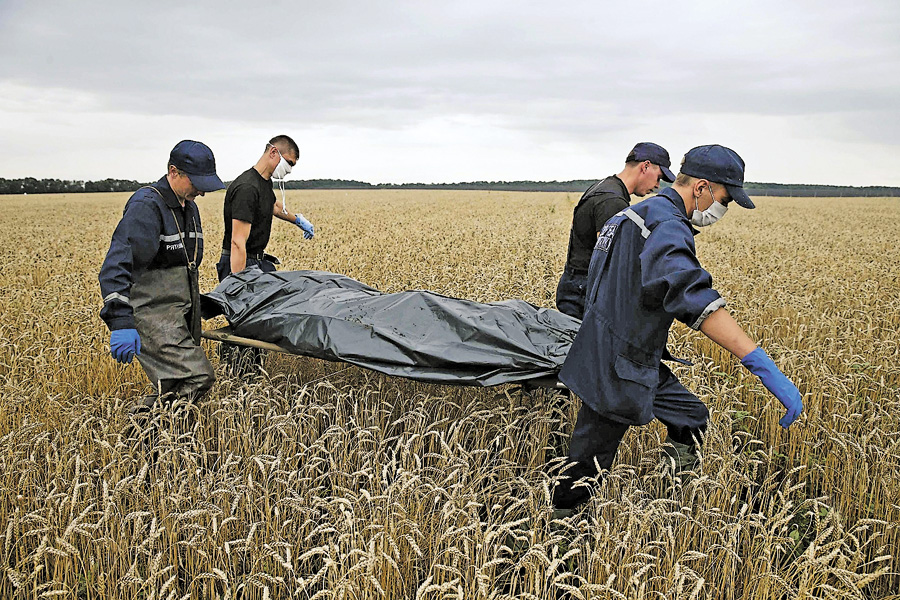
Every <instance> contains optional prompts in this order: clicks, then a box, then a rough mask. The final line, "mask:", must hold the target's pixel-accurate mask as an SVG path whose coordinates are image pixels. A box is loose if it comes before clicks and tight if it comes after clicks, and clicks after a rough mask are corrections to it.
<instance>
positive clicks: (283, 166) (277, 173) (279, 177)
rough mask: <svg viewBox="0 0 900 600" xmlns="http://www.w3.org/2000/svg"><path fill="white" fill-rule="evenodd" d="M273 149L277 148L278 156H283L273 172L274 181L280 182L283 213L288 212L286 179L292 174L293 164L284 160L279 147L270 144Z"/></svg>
mask: <svg viewBox="0 0 900 600" xmlns="http://www.w3.org/2000/svg"><path fill="white" fill-rule="evenodd" d="M269 145H270V146H272V147H273V148H275V152H277V153H278V156H281V160H280V161H278V165H277V166H276V167H275V170H274V171H272V179H273V180H274V181H277V182H278V187H280V188H281V211H282V212H284V213H286V212H287V203H286V202H285V199H284V178H285V177H287V176H288V173H290V172H291V163H289V162H288V161H286V160H284V156H282V154H281V150H279V149H278V147H277V146H275V145H273V144H269Z"/></svg>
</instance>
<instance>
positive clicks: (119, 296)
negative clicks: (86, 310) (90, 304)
mask: <svg viewBox="0 0 900 600" xmlns="http://www.w3.org/2000/svg"><path fill="white" fill-rule="evenodd" d="M112 300H118V301H119V302H121V303H123V304H127V305H128V306H131V300H129V299H128V298H126V297H125V296H123V295H122V294H120V293H118V292H113V293H112V294H109V295H108V296H107V297H106V298H104V299H103V304H106V303H107V302H110V301H112Z"/></svg>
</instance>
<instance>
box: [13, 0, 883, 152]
mask: <svg viewBox="0 0 900 600" xmlns="http://www.w3.org/2000/svg"><path fill="white" fill-rule="evenodd" d="M862 5H865V8H866V10H863V9H862ZM153 7H154V8H152V9H148V8H146V7H144V8H139V9H136V8H134V7H133V6H131V5H129V4H128V3H123V2H116V3H107V4H102V3H100V4H97V3H94V4H90V5H86V4H81V5H79V4H77V3H67V4H63V5H60V6H57V7H55V9H54V10H53V11H47V10H46V8H45V7H42V6H41V4H39V3H30V4H26V3H24V2H12V3H6V4H5V6H4V8H2V9H0V11H2V22H3V25H0V52H2V55H3V56H4V57H8V58H7V59H5V60H4V61H3V63H2V65H0V80H7V81H16V82H21V83H25V84H30V85H36V86H54V87H59V88H69V89H72V90H80V91H84V92H90V93H92V94H95V95H96V96H97V98H98V100H99V101H100V102H102V103H104V105H105V106H106V107H107V108H108V109H110V110H119V111H133V112H135V113H146V114H156V115H160V114H177V115H187V116H198V117H207V118H221V119H230V120H236V121H242V122H252V121H267V122H272V121H279V120H286V121H291V122H297V121H300V122H305V123H317V124H322V125H329V124H344V125H348V126H359V127H368V128H388V129H396V128H403V127H405V126H409V125H411V124H414V123H417V122H421V121H423V120H427V119H429V118H434V117H438V116H441V115H448V114H451V115H452V114H471V115H480V116H483V117H485V118H489V119H493V120H495V121H496V122H498V123H501V124H503V125H504V126H506V127H509V128H511V129H523V130H526V131H534V132H539V133H544V134H547V133H554V134H557V135H574V136H584V137H585V138H590V137H591V136H596V135H599V134H602V133H603V132H606V131H610V130H615V129H617V128H624V127H627V123H628V122H629V120H632V121H633V120H634V119H640V118H641V115H645V114H667V115H672V116H678V115H686V114H697V113H749V114H765V115H800V114H811V113H812V114H815V113H828V114H836V113H837V114H842V113H843V114H847V115H848V118H856V116H858V115H865V114H868V113H872V114H879V113H880V111H884V110H885V109H886V107H889V106H892V105H893V104H894V103H895V102H896V101H895V98H896V95H897V92H898V88H900V81H898V75H897V73H900V42H898V40H897V36H896V35H895V33H894V31H893V29H894V26H895V24H896V23H897V22H898V17H900V5H898V4H897V3H896V2H893V1H883V2H862V3H860V2H856V3H854V4H853V6H848V7H835V8H827V9H825V8H823V7H822V5H821V4H820V3H813V2H799V3H791V4H788V3H783V2H760V3H757V4H755V5H754V7H749V6H743V7H741V8H735V9H730V10H729V9H726V8H723V7H722V5H721V3H714V2H700V3H696V2H695V3H677V2H676V3H666V2H660V3H659V4H658V5H655V6H654V5H653V4H651V5H649V6H645V5H641V6H640V7H637V6H634V5H632V4H631V3H629V4H627V5H604V4H603V3H596V2H592V3H589V2H573V3H562V4H560V5H554V7H553V8H552V9H551V8H549V5H548V4H547V3H543V2H541V3H538V2H512V1H509V2H492V3H483V2H478V3H474V2H454V3H447V4H446V5H442V6H441V7H440V8H437V7H436V6H434V5H432V4H431V3H422V2H393V3H357V2H345V1H338V2H331V3H328V4H316V5H310V4H305V3H289V4H282V5H279V6H275V7H273V8H271V9H269V10H260V9H259V8H257V7H256V6H253V7H249V6H248V5H246V4H245V3H231V2H220V3H214V4H213V3H210V4H200V3H175V2H164V3H154V4H153ZM875 133H876V134H877V132H875Z"/></svg>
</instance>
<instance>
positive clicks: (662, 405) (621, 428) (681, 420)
mask: <svg viewBox="0 0 900 600" xmlns="http://www.w3.org/2000/svg"><path fill="white" fill-rule="evenodd" d="M653 412H654V414H655V415H656V418H657V419H659V420H660V421H662V423H663V424H664V425H665V426H666V428H667V429H668V433H669V437H670V438H672V440H674V441H676V442H679V443H681V444H686V445H689V446H693V445H694V438H695V437H696V438H697V439H698V440H699V439H702V436H703V433H704V432H705V431H706V425H707V422H708V421H709V409H707V408H706V405H705V404H703V403H702V402H701V401H700V399H699V398H697V396H695V395H694V394H693V393H692V392H691V391H690V390H688V389H687V388H686V387H684V386H683V385H681V382H680V381H679V380H678V378H677V377H676V376H675V375H674V374H673V373H672V371H671V370H670V369H669V367H667V366H666V365H664V364H662V363H660V365H659V387H658V388H657V391H656V397H655V398H654V400H653ZM629 427H630V425H626V424H624V423H618V422H616V421H611V420H609V419H607V418H605V417H604V416H603V415H601V414H599V413H597V412H596V411H594V410H593V409H592V408H591V407H589V406H588V405H586V404H584V403H582V404H581V410H579V412H578V419H577V421H576V422H575V430H574V431H573V432H572V439H571V441H570V442H569V463H576V464H575V465H574V466H572V467H570V468H569V469H567V470H566V471H565V472H564V473H563V475H565V476H566V477H568V479H566V480H563V481H561V482H560V484H559V485H558V486H557V487H556V489H555V490H554V492H553V505H554V506H555V507H556V508H573V507H575V506H577V505H579V504H581V503H583V502H585V501H587V500H588V499H589V498H590V495H591V492H590V489H589V488H586V487H578V488H573V487H572V485H573V484H574V483H575V482H576V481H578V480H579V479H581V478H582V477H596V476H597V469H596V468H595V467H594V459H595V458H596V460H597V464H598V465H600V469H601V470H603V469H606V470H609V469H610V467H612V463H613V460H614V459H615V457H616V451H618V449H619V444H620V443H621V441H622V438H623V437H624V436H625V432H627V431H628V428H629Z"/></svg>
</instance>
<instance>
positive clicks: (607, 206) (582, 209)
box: [566, 175, 631, 273]
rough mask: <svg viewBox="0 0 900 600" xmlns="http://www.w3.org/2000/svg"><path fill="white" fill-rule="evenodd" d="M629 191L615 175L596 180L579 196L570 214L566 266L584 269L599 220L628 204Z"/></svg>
mask: <svg viewBox="0 0 900 600" xmlns="http://www.w3.org/2000/svg"><path fill="white" fill-rule="evenodd" d="M630 199H631V195H630V194H629V193H628V188H626V187H625V183H624V182H623V181H622V180H621V179H619V177H618V175H610V176H609V177H607V178H606V179H604V180H603V181H598V182H597V183H595V184H594V185H592V186H591V187H589V188H588V189H587V191H586V192H585V193H584V194H583V195H582V196H581V200H579V201H578V204H577V205H576V206H575V212H574V215H573V217H572V230H571V231H570V233H569V251H568V253H567V255H566V267H567V268H570V269H574V270H575V271H576V272H579V273H581V272H584V273H587V270H588V267H589V266H590V264H591V254H592V253H593V251H594V245H595V244H596V243H597V233H598V232H599V231H600V230H601V229H603V224H604V223H606V222H607V221H608V220H609V219H610V218H612V217H613V215H615V214H616V213H617V212H619V211H621V210H623V209H625V208H627V207H628V205H629V204H630Z"/></svg>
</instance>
